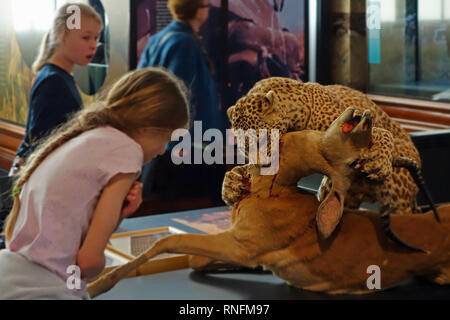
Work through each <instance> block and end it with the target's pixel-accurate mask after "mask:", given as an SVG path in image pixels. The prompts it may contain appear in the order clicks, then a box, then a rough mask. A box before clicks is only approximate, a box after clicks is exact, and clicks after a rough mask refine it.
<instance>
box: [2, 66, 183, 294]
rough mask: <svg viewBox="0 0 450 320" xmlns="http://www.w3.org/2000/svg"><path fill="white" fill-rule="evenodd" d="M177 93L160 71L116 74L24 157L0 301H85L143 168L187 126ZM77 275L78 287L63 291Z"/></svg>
mask: <svg viewBox="0 0 450 320" xmlns="http://www.w3.org/2000/svg"><path fill="white" fill-rule="evenodd" d="M189 117H190V116H189V109H188V104H187V98H186V88H185V86H184V84H183V83H182V81H180V80H179V79H178V78H176V77H175V76H173V75H171V74H170V73H168V72H166V71H165V70H163V69H159V68H145V69H141V70H138V71H134V72H130V73H128V74H126V75H124V76H123V77H122V78H121V79H119V80H118V82H117V83H116V84H115V85H114V86H113V87H112V88H111V90H110V91H109V93H108V95H107V96H106V98H105V99H104V101H101V102H99V103H96V104H94V105H92V106H90V107H86V108H85V109H83V110H81V111H80V112H79V113H77V114H76V115H75V116H74V117H73V118H72V120H70V121H69V122H68V123H67V124H65V125H64V126H63V127H61V128H60V129H59V130H58V131H56V132H55V133H53V134H52V135H51V136H49V137H48V139H47V140H46V141H45V142H44V143H43V144H42V145H41V146H40V147H39V148H38V149H37V150H36V151H35V152H34V153H33V154H32V155H31V156H30V158H29V160H28V161H27V163H26V164H25V166H24V167H23V168H22V169H21V170H20V172H19V174H18V176H17V180H16V182H15V184H14V189H13V192H14V206H13V209H12V211H11V213H10V215H9V217H8V220H7V222H6V226H5V235H6V245H7V249H6V250H2V251H0V274H2V277H0V288H1V290H0V299H39V298H53V299H55V298H62V299H72V298H73V299H76V298H80V297H84V298H86V285H85V280H86V279H89V278H92V277H95V276H96V275H98V274H99V273H100V272H101V271H102V270H103V268H104V266H105V256H104V250H105V247H106V244H107V242H108V240H109V237H110V235H111V233H112V232H113V231H114V230H115V229H116V227H117V226H118V225H119V224H120V222H121V219H123V218H125V217H126V215H124V214H123V213H122V205H123V202H124V200H125V197H126V196H127V193H128V191H129V190H130V187H131V186H132V185H133V183H134V181H135V180H136V178H137V176H138V175H139V173H140V171H141V167H142V165H143V164H144V163H145V162H149V161H150V160H151V159H152V158H153V157H155V156H156V155H158V154H161V153H163V152H164V150H165V145H166V144H167V142H168V141H169V139H170V137H171V133H172V132H173V131H174V130H175V129H177V128H186V127H188V125H189ZM74 270H75V271H76V270H79V271H80V272H79V273H80V275H79V279H78V280H79V281H78V283H79V286H76V283H77V281H75V285H74V286H71V285H68V279H69V278H70V277H74V276H77V273H76V272H75V274H72V273H71V272H73V271H74Z"/></svg>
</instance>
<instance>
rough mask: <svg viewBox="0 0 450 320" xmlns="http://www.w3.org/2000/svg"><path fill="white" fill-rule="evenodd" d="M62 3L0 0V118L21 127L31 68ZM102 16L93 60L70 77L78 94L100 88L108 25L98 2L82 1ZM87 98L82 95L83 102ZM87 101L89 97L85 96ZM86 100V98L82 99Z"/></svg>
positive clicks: (58, 0) (104, 71) (60, 0)
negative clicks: (73, 79)
mask: <svg viewBox="0 0 450 320" xmlns="http://www.w3.org/2000/svg"><path fill="white" fill-rule="evenodd" d="M65 2H67V1H66V0H39V1H36V0H2V1H0V119H1V120H7V121H10V122H13V123H18V124H25V123H26V116H27V109H28V99H29V94H30V90H31V86H32V84H33V81H34V75H33V73H32V72H31V66H32V64H33V62H34V59H35V58H36V56H37V54H38V50H39V47H40V43H41V40H42V38H43V36H44V34H45V32H46V31H47V30H48V29H49V28H50V26H51V21H52V19H53V15H54V12H55V9H56V8H57V7H59V6H61V5H62V4H64V3H65ZM84 2H85V3H89V4H90V5H91V6H93V7H94V8H95V9H96V10H97V11H98V12H99V13H100V15H101V16H102V18H103V21H104V25H105V28H104V30H103V32H102V34H101V37H100V41H99V43H98V47H97V52H96V55H95V57H94V60H93V61H92V62H91V63H90V64H89V65H88V66H87V67H76V68H75V69H74V77H75V80H76V82H77V84H78V85H79V87H80V89H81V91H82V92H84V93H86V94H88V95H93V94H95V93H97V91H98V90H99V89H100V88H101V86H102V85H103V83H104V81H105V78H106V75H107V71H108V64H109V42H110V40H109V39H110V37H109V22H108V19H107V16H106V14H105V10H104V8H103V5H102V3H101V1H100V0H89V1H87V0H85V1H84ZM85 97H87V96H83V99H85ZM89 98H91V97H89ZM86 99H87V98H86Z"/></svg>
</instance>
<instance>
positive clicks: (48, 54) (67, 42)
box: [10, 3, 103, 175]
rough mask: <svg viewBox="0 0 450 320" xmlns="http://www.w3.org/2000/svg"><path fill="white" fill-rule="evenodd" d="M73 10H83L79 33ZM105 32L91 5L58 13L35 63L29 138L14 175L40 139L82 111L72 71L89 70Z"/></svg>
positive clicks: (18, 155) (64, 8)
mask: <svg viewBox="0 0 450 320" xmlns="http://www.w3.org/2000/svg"><path fill="white" fill-rule="evenodd" d="M71 6H77V7H78V8H79V13H80V20H79V21H80V25H79V28H78V29H77V28H72V29H69V27H68V26H70V24H68V23H67V21H68V19H70V18H71V17H72V16H73V15H74V14H75V13H74V12H76V11H73V10H70V7H71ZM102 29H103V21H102V18H101V17H100V16H99V14H98V13H97V12H96V11H95V9H94V8H92V7H91V6H89V5H87V4H83V3H67V4H65V5H63V6H61V7H60V8H59V9H58V10H57V12H56V14H55V17H54V19H53V22H52V27H51V28H50V30H49V31H48V32H47V33H46V35H45V36H44V38H43V39H42V43H41V47H40V50H39V54H38V56H37V58H36V60H35V62H34V63H33V68H32V69H33V72H34V73H35V74H36V75H37V76H36V80H35V81H34V83H33V87H32V88H31V92H30V100H29V106H28V118H27V125H26V131H25V136H24V138H23V140H22V143H21V145H20V146H19V149H18V150H17V153H16V158H15V159H14V161H13V166H12V168H11V171H10V175H14V174H16V173H17V172H18V170H19V169H20V166H21V165H23V164H24V162H25V160H26V158H27V157H28V156H29V155H30V154H31V153H32V152H33V150H34V149H35V148H36V146H37V145H38V143H39V140H40V139H42V138H44V137H46V136H47V135H48V134H50V132H51V131H52V130H53V129H54V128H56V127H57V126H59V125H60V124H62V123H64V122H66V121H67V119H68V115H69V114H71V113H73V112H76V111H78V110H80V109H81V107H82V101H81V97H80V94H79V92H78V89H77V86H76V84H75V80H74V78H73V76H72V71H73V68H74V66H75V65H80V66H85V65H87V64H88V63H89V62H90V61H91V60H92V59H93V57H94V54H95V51H96V48H97V40H98V38H99V35H100V32H101V30H102Z"/></svg>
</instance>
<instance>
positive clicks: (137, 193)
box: [116, 181, 143, 229]
mask: <svg viewBox="0 0 450 320" xmlns="http://www.w3.org/2000/svg"><path fill="white" fill-rule="evenodd" d="M142 188H143V184H142V182H140V181H136V182H134V183H133V185H132V186H131V189H130V190H129V191H128V194H127V196H126V198H125V202H124V206H123V208H122V213H121V214H120V219H119V222H118V223H117V226H116V229H117V228H118V227H119V225H120V224H121V223H122V220H123V219H125V218H128V217H129V216H131V215H132V214H133V213H135V212H136V210H137V209H139V206H140V205H141V203H142Z"/></svg>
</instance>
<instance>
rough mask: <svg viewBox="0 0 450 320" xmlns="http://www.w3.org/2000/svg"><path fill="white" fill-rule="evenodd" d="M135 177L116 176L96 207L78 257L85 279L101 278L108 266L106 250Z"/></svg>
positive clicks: (128, 175)
mask: <svg viewBox="0 0 450 320" xmlns="http://www.w3.org/2000/svg"><path fill="white" fill-rule="evenodd" d="M135 178H136V174H134V173H131V174H122V173H120V174H117V175H115V176H114V177H113V178H111V180H109V182H108V184H107V185H106V187H105V188H104V189H103V192H102V194H101V196H100V199H99V201H98V203H97V206H96V208H95V211H94V214H93V218H92V221H91V224H90V226H89V229H88V233H87V235H86V238H85V240H84V242H83V244H82V245H81V248H80V250H79V251H78V254H77V265H78V266H79V267H80V269H81V275H82V278H83V279H89V278H92V277H95V276H96V275H98V274H99V273H100V272H101V271H102V270H103V268H104V267H105V254H104V251H105V248H106V245H107V243H108V241H109V238H110V236H111V234H112V233H113V232H114V230H115V229H116V227H117V224H118V222H119V219H120V215H121V211H122V205H123V202H124V199H125V197H126V196H127V194H128V191H129V190H130V188H131V186H132V185H133V182H134V180H135Z"/></svg>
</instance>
